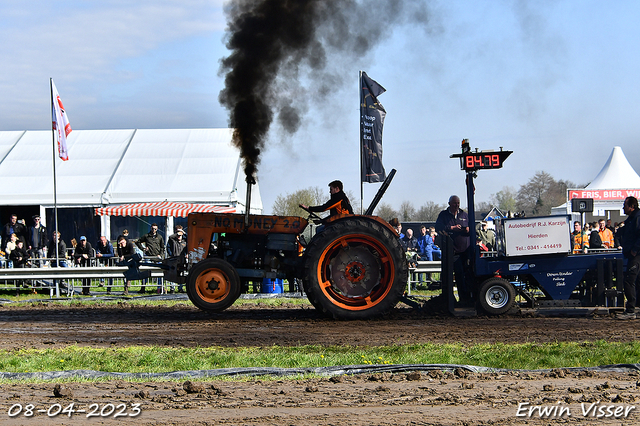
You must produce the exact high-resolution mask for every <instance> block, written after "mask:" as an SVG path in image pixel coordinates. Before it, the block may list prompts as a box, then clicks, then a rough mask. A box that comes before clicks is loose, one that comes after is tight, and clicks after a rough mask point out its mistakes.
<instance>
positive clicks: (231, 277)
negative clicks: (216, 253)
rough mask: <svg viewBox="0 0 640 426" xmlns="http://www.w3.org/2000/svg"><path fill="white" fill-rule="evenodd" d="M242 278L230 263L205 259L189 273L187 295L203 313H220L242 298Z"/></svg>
mask: <svg viewBox="0 0 640 426" xmlns="http://www.w3.org/2000/svg"><path fill="white" fill-rule="evenodd" d="M240 290H241V288H240V277H239V276H238V272H237V271H236V270H235V268H234V267H233V266H231V264H230V263H229V262H226V261H224V260H222V259H216V258H209V259H204V260H202V261H200V262H198V263H196V265H195V266H194V267H193V268H192V269H191V271H189V276H188V278H187V294H188V295H189V299H191V302H192V303H193V304H194V305H196V306H197V307H198V308H200V309H202V310H203V311H209V312H220V311H223V310H225V309H227V308H228V307H229V306H231V305H232V304H233V302H235V301H236V299H238V297H240Z"/></svg>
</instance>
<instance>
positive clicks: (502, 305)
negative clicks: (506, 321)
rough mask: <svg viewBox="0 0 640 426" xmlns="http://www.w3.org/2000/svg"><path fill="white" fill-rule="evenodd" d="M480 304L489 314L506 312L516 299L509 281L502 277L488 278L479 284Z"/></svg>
mask: <svg viewBox="0 0 640 426" xmlns="http://www.w3.org/2000/svg"><path fill="white" fill-rule="evenodd" d="M479 297H480V306H481V307H482V309H483V310H484V311H485V312H486V313H487V314H489V315H500V314H504V313H505V312H507V311H508V310H509V309H511V307H513V304H514V303H515V300H516V291H515V289H514V288H513V285H511V283H510V282H509V281H507V280H505V279H503V278H498V277H493V278H489V279H488V280H486V281H485V282H483V283H482V286H480V294H479Z"/></svg>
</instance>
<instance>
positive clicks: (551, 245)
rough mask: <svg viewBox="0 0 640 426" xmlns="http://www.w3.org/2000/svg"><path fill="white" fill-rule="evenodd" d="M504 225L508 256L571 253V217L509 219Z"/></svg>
mask: <svg viewBox="0 0 640 426" xmlns="http://www.w3.org/2000/svg"><path fill="white" fill-rule="evenodd" d="M503 223H504V239H505V241H504V242H505V254H506V255H507V256H530V255H536V254H554V253H571V231H570V229H571V228H570V224H571V219H570V218H569V216H545V217H532V218H519V219H507V220H505V221H504V222H503Z"/></svg>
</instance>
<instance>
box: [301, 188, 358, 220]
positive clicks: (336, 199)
mask: <svg viewBox="0 0 640 426" xmlns="http://www.w3.org/2000/svg"><path fill="white" fill-rule="evenodd" d="M309 210H310V211H312V212H323V211H326V210H329V214H330V215H331V216H333V215H334V214H353V208H351V203H349V198H347V196H346V194H345V193H344V192H343V191H340V192H336V193H335V194H331V198H329V201H327V202H326V203H324V204H323V205H321V206H310V207H309Z"/></svg>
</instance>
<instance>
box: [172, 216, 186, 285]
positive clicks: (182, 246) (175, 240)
mask: <svg viewBox="0 0 640 426" xmlns="http://www.w3.org/2000/svg"><path fill="white" fill-rule="evenodd" d="M178 226H180V225H178ZM176 229H177V230H176V233H175V234H173V235H171V236H170V237H169V238H168V239H167V256H169V257H178V256H181V257H182V259H183V260H186V256H187V241H186V238H185V233H184V231H183V230H182V227H181V226H180V228H177V227H176ZM182 289H183V284H178V293H182ZM170 291H171V292H173V291H174V285H173V283H172V284H171V290H170Z"/></svg>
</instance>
